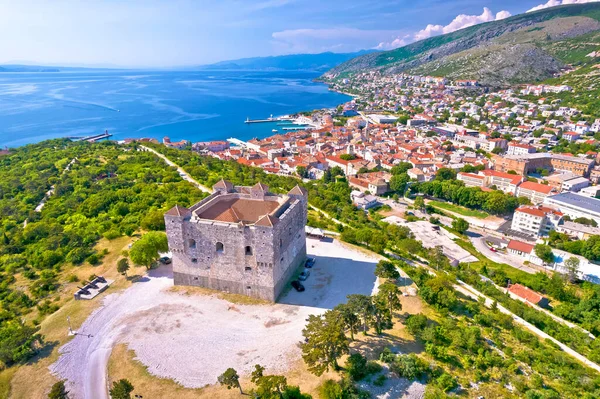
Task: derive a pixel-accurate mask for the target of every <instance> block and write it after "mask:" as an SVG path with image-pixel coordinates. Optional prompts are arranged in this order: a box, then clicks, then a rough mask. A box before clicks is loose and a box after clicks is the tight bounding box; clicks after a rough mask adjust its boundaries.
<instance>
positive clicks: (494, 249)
mask: <svg viewBox="0 0 600 399" xmlns="http://www.w3.org/2000/svg"><path fill="white" fill-rule="evenodd" d="M490 251H492V252H498V250H497V249H496V248H494V247H490Z"/></svg>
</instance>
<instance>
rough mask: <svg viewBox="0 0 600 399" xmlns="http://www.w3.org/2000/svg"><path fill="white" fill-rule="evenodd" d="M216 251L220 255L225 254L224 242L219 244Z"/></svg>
mask: <svg viewBox="0 0 600 399" xmlns="http://www.w3.org/2000/svg"><path fill="white" fill-rule="evenodd" d="M216 249H217V252H218V253H223V243H222V242H218V243H217V245H216Z"/></svg>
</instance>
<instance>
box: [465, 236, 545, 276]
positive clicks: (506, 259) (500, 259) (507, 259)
mask: <svg viewBox="0 0 600 399" xmlns="http://www.w3.org/2000/svg"><path fill="white" fill-rule="evenodd" d="M469 239H470V240H471V242H472V243H473V246H474V247H475V249H476V250H477V251H479V253H480V254H482V255H483V256H485V257H486V258H488V259H490V260H492V261H494V262H496V263H506V264H507V265H509V266H512V267H514V268H515V269H519V270H523V271H524V272H527V273H531V274H535V273H537V272H538V271H540V270H538V269H536V268H533V267H530V266H526V265H524V264H523V261H520V260H518V259H514V258H513V257H512V256H510V255H505V254H501V253H498V252H493V251H490V247H489V246H488V245H487V244H486V242H485V237H484V236H482V235H479V233H475V234H469Z"/></svg>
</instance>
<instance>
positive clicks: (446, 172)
mask: <svg viewBox="0 0 600 399" xmlns="http://www.w3.org/2000/svg"><path fill="white" fill-rule="evenodd" d="M435 179H436V180H441V181H444V180H456V172H455V171H454V170H452V169H450V168H440V169H439V170H438V171H437V173H436V174H435Z"/></svg>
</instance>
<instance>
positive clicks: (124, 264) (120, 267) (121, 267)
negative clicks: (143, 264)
mask: <svg viewBox="0 0 600 399" xmlns="http://www.w3.org/2000/svg"><path fill="white" fill-rule="evenodd" d="M127 270H129V261H128V260H127V258H121V259H119V261H118V262H117V271H118V272H119V273H121V274H124V275H125V276H127Z"/></svg>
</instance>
